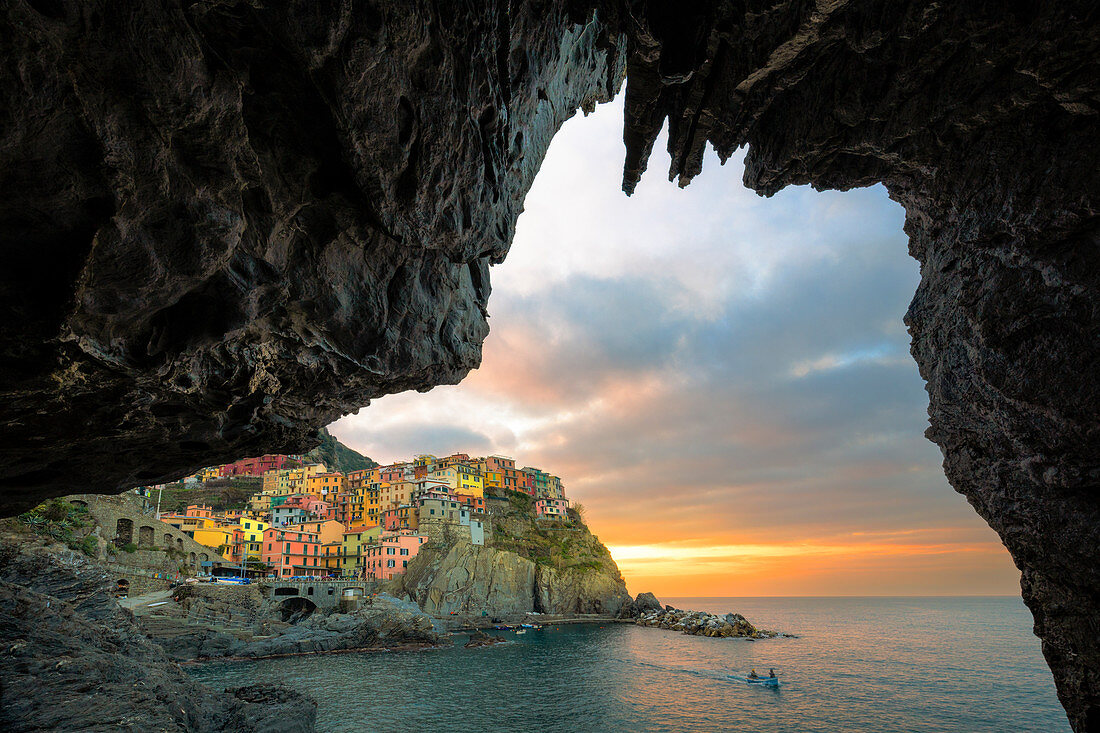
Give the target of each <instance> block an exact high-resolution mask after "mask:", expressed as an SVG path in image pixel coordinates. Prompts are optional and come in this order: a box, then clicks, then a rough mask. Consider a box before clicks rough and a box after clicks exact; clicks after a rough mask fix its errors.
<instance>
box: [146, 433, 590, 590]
mask: <svg viewBox="0 0 1100 733" xmlns="http://www.w3.org/2000/svg"><path fill="white" fill-rule="evenodd" d="M242 476H252V477H256V480H257V485H258V486H261V487H262V488H261V489H260V491H258V492H257V493H255V494H254V495H252V497H251V498H250V499H249V501H248V506H247V508H246V509H238V510H232V511H226V512H222V513H218V512H215V511H214V510H213V509H212V508H211V507H210V506H207V505H203V504H192V505H190V506H188V507H187V509H186V510H185V511H183V512H178V513H165V514H163V515H162V516H161V519H162V520H163V521H165V522H167V523H169V524H171V525H173V526H174V527H176V528H177V529H179V530H180V531H182V532H184V533H186V534H188V535H190V536H191V537H192V538H194V539H195V541H196V542H199V543H200V544H203V545H205V546H207V547H210V548H214V549H215V550H216V552H217V553H218V554H220V555H221V556H222V557H223V558H224V559H225V560H228V561H230V562H232V563H236V564H237V568H238V570H237V571H238V572H240V573H246V574H249V575H255V576H271V577H282V578H292V577H300V576H343V577H356V578H363V579H374V580H388V579H390V578H392V577H393V576H394V575H396V574H400V573H403V572H405V570H406V569H407V568H408V564H409V562H410V561H411V560H412V559H413V558H414V557H416V555H417V553H418V552H419V551H420V549H421V548H422V547H424V546H446V545H448V544H451V543H454V542H456V541H459V540H466V541H469V542H471V543H473V544H475V545H481V544H484V543H485V537H486V534H487V532H488V529H489V521H490V518H489V514H488V512H487V510H486V492H488V493H489V494H490V495H492V496H494V497H503V496H506V492H508V491H513V492H518V493H522V494H527V495H528V496H530V497H531V498H532V499H534V501H533V503H532V505H533V512H534V514H535V516H536V517H537V518H538V519H540V520H546V521H552V520H560V519H564V518H566V517H567V516H568V514H567V512H568V509H569V501H568V500H567V499H566V497H565V488H564V486H563V485H562V482H561V479H560V478H559V477H557V476H555V475H553V474H550V473H549V472H547V471H543V470H542V469H539V468H535V467H532V466H524V467H523V468H516V463H515V460H514V459H512V458H509V457H507V456H497V455H494V456H485V457H480V458H471V457H470V456H469V455H467V454H465V453H455V454H452V455H449V456H444V457H437V456H434V455H430V454H421V455H418V456H415V457H414V458H413V459H412V460H411V461H399V462H396V463H392V464H389V465H386V466H377V467H375V468H371V469H363V470H359V471H350V472H348V473H346V474H345V473H342V472H339V471H330V470H329V469H328V468H327V467H326V466H323V465H321V464H319V463H310V462H306V461H304V460H303V459H302V457H301V456H286V455H264V456H260V457H258V458H245V459H241V460H239V461H234V462H233V463H230V464H226V465H224V466H211V467H209V468H205V469H203V470H202V471H200V472H198V473H196V474H195V475H194V476H191V477H188V480H187V482H185V483H188V484H192V485H194V484H196V483H199V482H208V481H213V480H224V479H226V478H234V479H239V477H242ZM153 488H157V487H153ZM494 501H499V502H505V503H507V501H508V500H507V499H506V498H496V499H494Z"/></svg>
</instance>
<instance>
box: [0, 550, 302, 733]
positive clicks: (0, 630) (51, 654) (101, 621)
mask: <svg viewBox="0 0 1100 733" xmlns="http://www.w3.org/2000/svg"><path fill="white" fill-rule="evenodd" d="M62 554H63V553H62ZM102 575H103V574H102V571H101V570H100V569H99V568H98V567H97V566H96V565H94V564H93V563H91V562H90V561H89V560H88V559H87V558H85V557H84V556H83V555H80V554H79V553H73V554H72V555H71V556H70V560H69V561H66V560H65V558H64V557H63V556H62V555H59V554H58V552H57V551H56V550H54V551H50V552H35V553H30V554H28V553H25V552H22V551H21V550H20V549H19V548H15V547H13V546H12V545H10V544H4V545H0V650H2V654H3V687H2V689H0V728H3V730H5V731H31V730H52V731H117V730H142V731H153V730H189V731H210V732H211V733H213V732H214V731H223V730H234V731H257V733H259V732H260V731H264V732H265V733H266V732H267V731H281V732H284V733H304V732H306V731H312V730H313V724H314V719H315V717H316V704H315V703H314V702H313V701H312V700H310V699H309V698H308V697H305V696H303V695H301V694H299V693H297V692H294V691H292V690H288V689H284V688H278V687H269V686H253V687H247V688H240V689H234V690H225V691H224V692H223V691H215V690H213V689H210V688H208V687H205V686H204V685H201V684H199V683H196V682H194V681H192V680H191V678H190V677H188V676H187V674H186V673H184V672H183V670H181V669H180V668H179V666H177V665H176V664H174V663H173V662H171V661H169V659H168V658H167V657H166V656H165V654H164V652H163V651H162V650H161V649H160V648H159V647H158V646H157V645H155V644H153V643H152V642H151V641H149V640H148V639H147V638H145V637H144V636H143V635H142V634H141V633H140V632H139V631H138V629H137V628H136V627H135V626H134V624H133V622H132V620H131V618H130V615H129V614H128V613H127V612H125V611H124V610H123V609H121V608H119V606H118V604H117V603H115V601H114V599H112V598H111V597H110V596H109V595H108V593H107V592H106V590H104V588H105V587H106V585H107V584H106V583H105V582H104V579H103V577H102ZM28 586H34V587H35V588H38V589H41V590H44V591H47V592H39V591H36V590H30V589H29V588H28Z"/></svg>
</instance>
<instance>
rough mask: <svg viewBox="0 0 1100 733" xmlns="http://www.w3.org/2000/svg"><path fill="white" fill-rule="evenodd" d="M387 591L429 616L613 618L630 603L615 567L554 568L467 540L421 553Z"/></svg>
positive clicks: (424, 550) (423, 550)
mask: <svg viewBox="0 0 1100 733" xmlns="http://www.w3.org/2000/svg"><path fill="white" fill-rule="evenodd" d="M389 588H390V590H391V592H393V593H394V594H396V595H398V596H399V597H400V596H405V597H407V598H410V599H412V600H414V601H416V603H417V605H419V606H420V607H421V608H422V609H424V611H426V612H427V613H430V614H432V615H435V616H447V615H448V614H450V613H452V612H454V613H456V614H458V615H460V616H462V617H480V616H481V615H482V613H483V612H484V614H486V615H488V616H512V615H518V614H524V613H527V612H530V611H534V612H537V613H550V614H576V613H599V614H608V615H614V614H617V613H618V612H619V609H620V608H621V607H622V606H623V604H624V603H629V602H630V596H629V595H628V594H627V592H626V584H625V583H624V582H623V579H622V576H621V575H620V574H619V571H618V568H614V569H613V570H612V569H610V568H605V567H602V566H601V567H599V568H589V567H586V568H579V569H576V568H575V569H562V570H558V569H557V568H554V567H550V566H547V565H541V564H536V563H535V562H534V561H533V560H530V559H528V558H526V557H522V556H520V555H517V554H516V553H514V552H510V551H507V550H498V549H495V548H493V547H484V546H479V545H472V544H470V543H469V542H468V541H459V542H456V543H455V544H454V545H452V546H450V547H445V548H426V549H421V550H420V553H419V554H418V555H417V556H416V557H415V558H414V559H413V560H412V562H410V563H409V568H408V570H407V571H406V572H405V574H404V575H402V576H398V577H396V578H394V580H393V582H392V583H391V584H390V586H389Z"/></svg>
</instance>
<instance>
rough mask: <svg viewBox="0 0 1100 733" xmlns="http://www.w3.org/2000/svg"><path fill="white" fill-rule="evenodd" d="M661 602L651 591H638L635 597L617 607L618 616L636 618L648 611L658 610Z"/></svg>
mask: <svg viewBox="0 0 1100 733" xmlns="http://www.w3.org/2000/svg"><path fill="white" fill-rule="evenodd" d="M660 610H661V602H660V601H658V600H657V596H655V595H653V594H652V593H639V594H638V596H637V598H635V599H634V600H633V601H630V602H629V603H624V604H623V607H622V608H620V609H619V618H637V617H638V616H641V615H643V614H646V613H649V612H650V611H660Z"/></svg>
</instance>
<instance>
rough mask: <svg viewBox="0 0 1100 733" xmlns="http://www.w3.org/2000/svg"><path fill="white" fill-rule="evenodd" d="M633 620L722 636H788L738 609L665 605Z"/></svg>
mask: <svg viewBox="0 0 1100 733" xmlns="http://www.w3.org/2000/svg"><path fill="white" fill-rule="evenodd" d="M634 623H636V624H637V625H639V626H651V627H653V628H657V629H667V630H669V631H679V632H681V633H684V634H688V635H689V636H711V637H716V638H722V639H729V638H747V639H772V638H775V637H777V636H786V634H781V633H779V632H778V631H766V630H764V629H758V628H756V627H755V626H753V625H752V624H751V623H749V621H748V619H746V618H745V617H744V616H742V615H741V614H739V613H727V614H714V613H707V612H705V611H681V610H680V609H677V608H669V609H665V608H662V609H660V610H651V611H646V612H644V613H642V614H641V615H639V616H638V618H637V619H636V620H635V621H634Z"/></svg>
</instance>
